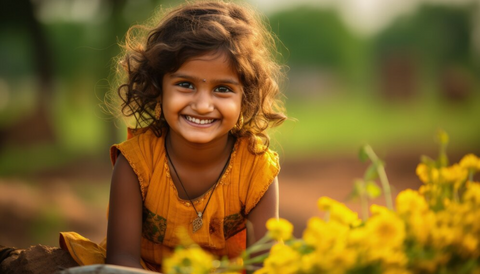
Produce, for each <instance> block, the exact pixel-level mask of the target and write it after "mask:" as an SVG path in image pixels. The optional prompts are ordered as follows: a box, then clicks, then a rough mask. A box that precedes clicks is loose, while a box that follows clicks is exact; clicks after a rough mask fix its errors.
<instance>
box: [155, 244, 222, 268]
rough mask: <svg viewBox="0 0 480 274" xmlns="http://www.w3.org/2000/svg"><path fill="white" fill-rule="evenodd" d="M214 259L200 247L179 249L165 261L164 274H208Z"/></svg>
mask: <svg viewBox="0 0 480 274" xmlns="http://www.w3.org/2000/svg"><path fill="white" fill-rule="evenodd" d="M213 261H214V260H213V257H212V255H210V254H209V253H207V252H205V251H204V250H203V249H201V248H200V247H199V246H196V245H193V246H191V247H188V248H182V247H180V248H177V249H176V250H175V252H174V253H173V255H172V256H171V257H169V258H166V259H165V260H163V273H166V274H177V273H178V274H180V273H198V274H208V273H210V272H211V270H212V267H213Z"/></svg>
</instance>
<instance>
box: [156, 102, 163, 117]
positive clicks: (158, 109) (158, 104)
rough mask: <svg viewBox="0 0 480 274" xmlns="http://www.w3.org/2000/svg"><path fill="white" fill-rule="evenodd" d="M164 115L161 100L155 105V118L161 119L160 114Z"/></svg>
mask: <svg viewBox="0 0 480 274" xmlns="http://www.w3.org/2000/svg"><path fill="white" fill-rule="evenodd" d="M161 115H162V104H160V102H157V104H156V105H155V119H156V120H160V116H161Z"/></svg>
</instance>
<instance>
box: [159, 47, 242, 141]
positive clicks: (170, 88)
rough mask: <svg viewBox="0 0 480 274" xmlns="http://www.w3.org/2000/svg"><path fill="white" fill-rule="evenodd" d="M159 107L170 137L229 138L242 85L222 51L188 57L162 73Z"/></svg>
mask: <svg viewBox="0 0 480 274" xmlns="http://www.w3.org/2000/svg"><path fill="white" fill-rule="evenodd" d="M162 86H163V97H162V107H163V114H164V117H165V120H166V121H167V123H168V125H169V126H170V134H171V135H172V137H180V138H183V139H184V140H186V141H188V142H191V143H196V144H207V143H210V142H213V141H217V140H219V139H222V138H228V132H229V131H230V130H231V129H232V128H233V127H234V126H235V124H236V123H237V121H238V118H239V116H240V110H241V103H242V94H243V87H242V84H241V82H240V80H239V78H238V75H237V73H236V72H235V70H234V69H233V68H232V66H231V65H230V63H229V59H228V57H227V55H226V54H225V53H221V52H218V53H208V54H205V55H201V56H198V57H193V58H191V59H189V60H187V61H186V62H185V63H184V64H183V65H182V66H181V67H180V68H179V69H178V70H177V71H175V72H173V73H168V74H165V76H164V77H163V85H162Z"/></svg>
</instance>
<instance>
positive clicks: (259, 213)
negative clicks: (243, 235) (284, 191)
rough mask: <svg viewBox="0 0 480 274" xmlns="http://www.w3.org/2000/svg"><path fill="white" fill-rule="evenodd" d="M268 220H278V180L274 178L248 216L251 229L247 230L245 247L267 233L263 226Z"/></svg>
mask: <svg viewBox="0 0 480 274" xmlns="http://www.w3.org/2000/svg"><path fill="white" fill-rule="evenodd" d="M270 218H278V179H277V177H275V179H274V180H273V182H272V184H271V185H270V187H269V188H268V190H267V191H266V192H265V194H264V195H263V197H262V199H260V201H259V202H258V204H257V205H256V206H255V207H254V208H253V209H252V210H251V211H250V213H249V214H248V221H249V222H251V224H252V229H251V230H253V231H251V230H247V245H248V246H250V245H252V244H254V243H255V242H256V241H258V240H260V239H261V238H262V237H263V236H265V234H266V233H267V228H266V226H265V224H266V223H267V221H268V219H270Z"/></svg>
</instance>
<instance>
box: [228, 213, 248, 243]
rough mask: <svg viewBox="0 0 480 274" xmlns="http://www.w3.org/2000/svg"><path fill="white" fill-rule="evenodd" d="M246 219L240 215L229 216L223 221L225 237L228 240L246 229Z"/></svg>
mask: <svg viewBox="0 0 480 274" xmlns="http://www.w3.org/2000/svg"><path fill="white" fill-rule="evenodd" d="M245 227H246V226H245V217H244V216H243V215H242V214H240V213H235V214H232V215H229V216H227V217H225V218H224V219H223V237H225V239H228V238H230V237H232V236H233V235H235V234H237V233H238V232H239V231H241V230H243V229H245Z"/></svg>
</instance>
